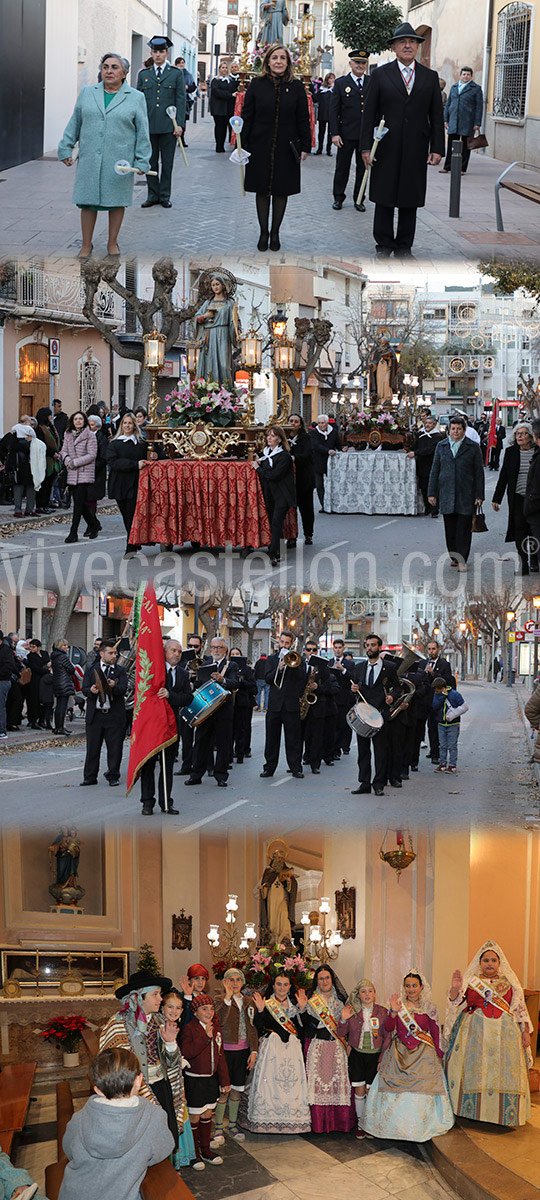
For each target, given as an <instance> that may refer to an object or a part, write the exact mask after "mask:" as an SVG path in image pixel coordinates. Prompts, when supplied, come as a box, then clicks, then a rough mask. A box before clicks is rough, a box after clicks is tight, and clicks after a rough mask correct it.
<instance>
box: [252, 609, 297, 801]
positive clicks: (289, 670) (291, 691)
mask: <svg viewBox="0 0 540 1200" xmlns="http://www.w3.org/2000/svg"><path fill="white" fill-rule="evenodd" d="M292 644H293V637H292V634H290V633H282V634H281V635H280V639H279V652H278V653H277V654H271V655H270V656H269V658H268V659H267V665H266V673H265V680H266V682H267V683H269V684H270V695H269V697H268V709H267V712H266V742H265V747H264V766H263V769H262V771H261V779H268V778H269V777H270V775H273V774H274V771H275V769H276V767H277V765H278V760H279V749H280V742H281V730H282V729H283V730H284V734H285V754H286V757H287V766H288V767H289V770H290V772H291V774H292V776H293V779H303V778H304V773H303V771H302V722H301V720H300V697H301V695H302V693H303V691H304V688H305V686H306V682H307V672H306V668H305V665H304V663H303V662H300V664H299V665H298V666H297V667H294V666H287V665H286V664H285V662H284V658H285V655H286V654H288V653H289V651H290V650H291V649H292Z"/></svg>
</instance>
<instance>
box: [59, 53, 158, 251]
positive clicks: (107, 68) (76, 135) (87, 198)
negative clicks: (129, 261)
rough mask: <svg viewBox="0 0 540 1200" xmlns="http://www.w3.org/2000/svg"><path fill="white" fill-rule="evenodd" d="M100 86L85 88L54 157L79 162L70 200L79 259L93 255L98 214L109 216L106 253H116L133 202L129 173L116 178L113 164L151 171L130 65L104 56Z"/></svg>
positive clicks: (145, 124) (144, 115) (141, 100)
mask: <svg viewBox="0 0 540 1200" xmlns="http://www.w3.org/2000/svg"><path fill="white" fill-rule="evenodd" d="M100 68H101V77H102V82H101V83H97V84H94V85H91V86H89V87H84V88H83V90H82V92H81V93H80V95H79V96H78V98H77V103H76V105H75V109H74V111H73V115H72V117H71V119H70V121H69V122H68V124H67V126H66V129H65V131H64V135H63V137H62V141H61V142H60V145H59V147H58V157H59V159H60V160H61V161H62V162H63V163H65V165H66V166H67V167H71V166H72V165H73V161H74V160H73V150H74V147H75V145H76V144H77V142H78V144H79V160H78V163H77V175H76V177H75V187H74V190H73V200H74V202H75V204H77V205H78V207H79V208H80V210H81V227H82V247H81V252H80V255H79V257H80V258H88V257H89V255H90V254H91V252H92V235H93V232H94V226H95V224H96V217H97V214H98V212H101V211H103V210H105V211H106V212H108V213H109V238H108V243H107V252H108V254H110V255H112V256H117V255H118V254H119V249H118V234H119V231H120V226H121V224H122V221H123V219H124V212H125V210H126V208H128V207H129V205H130V204H132V202H133V181H134V176H133V173H132V172H130V173H129V174H126V175H119V174H117V173H116V171H115V164H116V163H117V162H118V161H119V160H124V161H127V162H128V163H129V165H130V166H131V167H136V169H137V172H138V174H140V175H144V174H146V172H147V171H149V170H150V155H151V153H152V147H151V143H150V134H149V131H148V115H147V111H146V101H145V98H144V96H143V94H142V92H139V91H137V90H136V88H131V87H129V85H128V84H127V83H126V75H127V73H128V71H129V63H128V61H127V59H126V58H121V57H120V55H118V54H105V55H104V56H103V58H102V59H101V63H100Z"/></svg>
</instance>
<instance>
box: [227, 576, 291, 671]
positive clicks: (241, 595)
mask: <svg viewBox="0 0 540 1200" xmlns="http://www.w3.org/2000/svg"><path fill="white" fill-rule="evenodd" d="M254 598H255V594H254V591H253V589H252V588H246V587H239V588H238V589H237V591H236V592H235V593H234V595H233V597H232V598H231V603H230V604H229V605H228V608H227V616H228V617H229V620H230V621H231V622H233V623H234V625H235V626H236V627H237V628H240V629H241V630H242V632H243V633H245V634H246V635H247V657H248V659H252V658H253V643H254V640H255V634H256V632H257V629H258V628H259V625H262V623H263V621H268V620H270V619H271V618H272V617H274V616H277V615H278V614H279V613H280V612H282V611H283V593H282V592H281V591H280V590H279V589H278V588H272V589H271V590H270V592H269V595H268V601H267V604H266V605H265V607H264V608H257V609H254V607H253V601H254Z"/></svg>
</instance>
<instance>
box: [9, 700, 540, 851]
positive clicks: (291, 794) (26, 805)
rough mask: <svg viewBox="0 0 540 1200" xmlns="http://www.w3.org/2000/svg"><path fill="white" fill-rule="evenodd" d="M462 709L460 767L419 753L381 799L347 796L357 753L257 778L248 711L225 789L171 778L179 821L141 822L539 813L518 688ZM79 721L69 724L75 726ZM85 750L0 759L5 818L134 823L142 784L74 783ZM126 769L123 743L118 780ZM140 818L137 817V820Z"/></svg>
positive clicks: (405, 820)
mask: <svg viewBox="0 0 540 1200" xmlns="http://www.w3.org/2000/svg"><path fill="white" fill-rule="evenodd" d="M462 690H463V692H464V695H465V698H466V700H467V703H468V705H469V709H470V711H469V713H468V714H467V715H466V717H465V718H464V721H463V728H462V732H461V737H460V744H459V762H458V766H459V770H458V773H457V774H456V775H454V776H445V775H435V774H434V772H433V768H432V767H431V763H430V761H429V759H426V757H425V751H422V759H421V765H420V770H419V772H418V774H416V775H413V776H411V779H410V781H408V782H404V783H403V787H402V788H401V789H400V790H397V789H395V788H387V789H386V795H385V796H384V797H381V798H380V799H379V798H376V797H375V796H374V795H373V794H372V795H369V796H351V789H352V788H354V787H356V786H357V784H356V763H355V754H354V749H353V752H352V753H351V755H350V756H349V757H348V758H342V759H341V760H340V762H339V763H337V764H336V765H335V766H333V767H331V768H329V767H324V766H323V767H322V770H321V774H320V775H312V774H311V773H308V774H306V777H305V779H303V780H291V778H290V776H289V775H287V773H286V763H285V762H284V759H283V756H282V758H281V759H280V763H279V768H278V771H277V772H276V775H275V776H274V778H273V779H272V780H262V779H260V778H259V772H260V770H261V765H262V748H263V742H264V718H263V717H262V716H261V715H258V714H255V718H254V736H253V757H252V758H251V759H248V760H246V761H245V762H244V763H243V764H241V765H240V766H238V765H236V766H235V767H234V769H233V772H232V774H231V777H230V781H229V787H228V789H227V790H225V789H218V788H217V786H216V784H215V781H214V780H213V779H205V781H204V782H203V784H201V786H200V787H197V788H185V787H184V780H183V779H182V778H181V777H179V778H175V781H174V799H175V802H176V807H178V808H179V809H180V810H181V811H180V815H179V816H178V817H167V818H164V817H162V816H161V813H160V812H159V809H158V810H156V813H155V815H154V816H153V818H152V819H150V818H146V819H145V821H146V825H147V826H148V828H154V829H155V828H156V825H157V823H158V822H162V821H163V820H166V821H167V822H168V823H170V824H171V826H172V827H173V828H175V829H177V830H181V831H184V832H187V831H188V830H195V829H206V830H207V831H208V832H215V831H216V830H217V829H220V828H223V827H234V828H238V829H242V828H245V827H248V828H253V829H260V830H262V831H267V830H269V829H274V828H276V827H278V826H279V828H280V830H281V831H282V833H283V835H284V836H285V835H286V834H287V833H288V832H290V831H291V830H293V829H296V828H298V827H302V826H305V825H306V824H309V825H311V826H313V825H314V824H315V823H318V824H319V825H320V827H325V826H331V827H332V828H333V829H338V828H344V829H346V828H351V829H357V828H358V827H359V825H360V826H362V825H366V826H372V825H373V826H376V827H380V826H381V825H383V824H384V825H389V826H395V825H396V824H397V825H399V826H403V825H404V824H405V825H408V826H411V827H418V826H422V827H426V826H430V827H435V826H441V825H445V826H448V827H454V828H455V827H462V826H463V825H468V824H469V823H472V824H473V825H480V824H481V825H483V826H494V827H497V828H500V829H501V828H513V827H516V826H517V827H518V828H523V827H524V825H525V824H526V823H527V818H528V817H530V816H532V815H536V817H538V816H539V815H540V810H539V808H538V801H537V793H536V787H535V785H534V783H533V777H532V768H531V767H530V766H529V765H528V761H527V760H528V756H529V754H530V743H529V742H528V739H527V736H526V734H525V730H524V726H523V722H522V719H521V716H520V712H519V707H518V701H517V697H516V695H515V693H514V692H513V691H512V690H511V689H509V688H506V687H504V686H503V685H498V686H497V685H492V684H479V683H473V682H471V683H469V684H465V685H463V687H462ZM76 725H78V722H74V727H75V726H76ZM83 759H84V750H83V748H82V747H81V746H70V745H62V746H59V747H56V746H55V747H54V748H52V749H49V750H40V751H37V752H34V753H32V752H28V751H25V752H21V753H19V754H13V755H12V756H1V757H0V812H1V813H2V820H3V822H4V823H6V824H9V823H10V822H14V823H16V824H17V825H19V826H22V827H23V828H35V827H37V826H40V825H43V826H46V827H47V828H50V822H51V818H54V820H55V822H63V821H65V820H70V821H76V822H77V825H78V826H85V827H88V826H94V825H99V824H101V823H102V822H103V821H107V822H108V823H111V822H112V823H113V824H114V823H119V824H124V823H129V824H131V823H133V822H135V823H136V824H140V822H141V821H143V818H142V817H141V815H140V803H139V789H138V788H135V789H134V791H133V792H132V794H131V796H130V797H126V796H125V791H124V786H123V784H122V786H121V787H120V788H115V789H111V788H109V787H108V785H107V784H106V783H105V781H102V780H101V778H100V781H99V783H98V785H97V786H96V787H94V788H85V789H80V787H79V784H80V779H81V775H82V770H81V768H82V763H83ZM126 766H127V744H126V755H125V759H124V772H123V773H124V778H125V768H126ZM143 823H144V821H143Z"/></svg>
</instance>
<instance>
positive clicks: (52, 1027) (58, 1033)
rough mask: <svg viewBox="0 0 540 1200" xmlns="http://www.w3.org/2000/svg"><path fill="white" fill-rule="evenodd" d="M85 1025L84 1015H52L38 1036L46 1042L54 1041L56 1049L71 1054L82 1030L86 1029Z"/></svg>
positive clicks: (77, 1043) (79, 1039)
mask: <svg viewBox="0 0 540 1200" xmlns="http://www.w3.org/2000/svg"><path fill="white" fill-rule="evenodd" d="M86 1026H87V1022H86V1017H75V1016H73V1017H53V1019H52V1021H50V1022H49V1024H48V1025H47V1028H46V1029H42V1031H41V1033H40V1035H39V1036H40V1037H42V1038H45V1041H46V1042H56V1049H57V1050H64V1051H65V1052H66V1054H73V1052H74V1051H75V1050H76V1049H77V1046H78V1045H79V1042H80V1041H81V1038H82V1031H83V1029H86Z"/></svg>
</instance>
